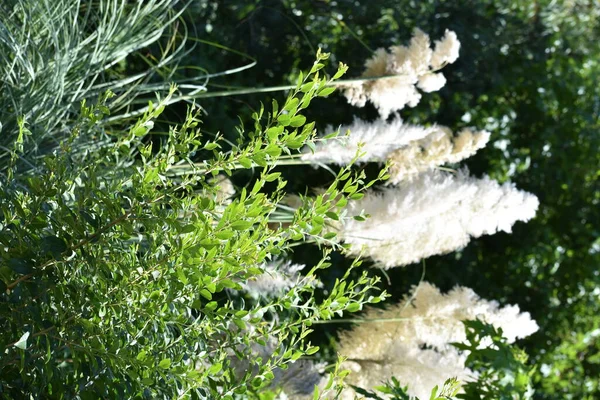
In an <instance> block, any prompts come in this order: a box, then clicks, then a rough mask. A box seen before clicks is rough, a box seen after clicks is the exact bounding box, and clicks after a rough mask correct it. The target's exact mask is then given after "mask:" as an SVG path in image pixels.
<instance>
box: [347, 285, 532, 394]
mask: <svg viewBox="0 0 600 400" xmlns="http://www.w3.org/2000/svg"><path fill="white" fill-rule="evenodd" d="M364 318H365V319H366V320H370V319H371V320H372V319H376V320H377V321H373V322H368V323H364V324H360V325H358V326H356V327H355V328H354V329H352V330H351V331H347V332H345V333H343V334H342V336H341V338H340V347H339V353H340V354H342V355H343V356H346V357H348V361H346V365H344V367H346V368H348V369H350V370H351V371H352V372H351V374H350V375H349V376H348V378H347V379H346V380H347V382H348V383H350V384H352V385H355V386H359V387H362V388H364V389H372V388H373V386H377V385H380V384H381V382H382V381H384V380H387V379H389V377H390V376H395V377H396V378H397V379H398V380H399V381H400V382H402V383H403V384H404V385H408V390H409V394H410V395H412V396H418V397H419V398H421V399H426V398H428V396H429V392H430V391H431V388H433V387H434V386H436V385H440V386H441V385H442V384H443V382H444V381H445V380H446V379H448V378H451V377H458V379H459V380H460V381H463V382H464V381H467V380H470V379H474V378H476V376H475V374H474V373H473V372H471V371H470V370H469V369H467V368H466V367H465V359H466V357H467V354H464V353H460V352H459V351H458V350H457V349H456V348H455V347H453V346H451V345H450V343H452V342H464V341H465V340H466V334H465V330H464V326H463V324H462V323H461V321H464V320H472V319H476V318H479V319H481V320H483V321H485V322H487V323H489V324H492V325H493V326H494V327H496V328H502V330H503V335H504V336H505V337H506V339H507V340H508V341H509V342H510V343H512V342H514V341H515V340H516V339H520V338H524V337H527V336H529V335H531V334H532V333H534V332H536V331H537V330H538V325H537V324H536V322H535V321H533V320H532V319H531V316H530V315H529V313H526V312H525V313H521V312H520V310H519V307H518V306H516V305H509V306H506V307H500V305H499V304H498V302H496V301H488V300H484V299H481V298H480V297H479V296H478V295H477V294H476V293H475V292H473V290H471V289H469V288H465V287H456V288H454V289H452V290H451V291H450V292H449V293H448V294H442V293H441V292H440V291H439V289H438V288H436V287H435V286H433V285H432V284H430V283H427V282H423V283H421V284H420V285H419V286H416V287H415V288H414V289H413V293H412V295H411V296H408V297H407V298H405V300H404V301H403V302H401V303H399V304H397V305H395V306H393V307H390V308H388V309H385V310H381V309H370V310H369V311H368V312H367V313H366V316H365V317H364ZM381 320H389V321H385V322H384V321H381ZM344 395H345V397H344V398H348V399H351V398H354V397H353V395H354V392H353V391H352V390H347V391H346V392H345V393H344Z"/></svg>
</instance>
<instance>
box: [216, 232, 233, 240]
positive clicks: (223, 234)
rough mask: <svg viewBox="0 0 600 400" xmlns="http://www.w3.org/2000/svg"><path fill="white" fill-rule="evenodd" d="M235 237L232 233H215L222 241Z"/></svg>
mask: <svg viewBox="0 0 600 400" xmlns="http://www.w3.org/2000/svg"><path fill="white" fill-rule="evenodd" d="M233 235H234V233H233V232H232V231H221V232H217V233H215V236H216V237H218V238H219V239H222V240H227V239H231V237H232V236H233Z"/></svg>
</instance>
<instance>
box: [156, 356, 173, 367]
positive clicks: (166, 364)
mask: <svg viewBox="0 0 600 400" xmlns="http://www.w3.org/2000/svg"><path fill="white" fill-rule="evenodd" d="M158 367H159V368H162V369H169V368H171V359H170V358H165V359H163V360H162V361H161V362H159V363H158Z"/></svg>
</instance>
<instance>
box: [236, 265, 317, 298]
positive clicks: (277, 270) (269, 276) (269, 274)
mask: <svg viewBox="0 0 600 400" xmlns="http://www.w3.org/2000/svg"><path fill="white" fill-rule="evenodd" d="M305 267H306V266H305V265H303V264H293V263H291V262H289V261H286V262H277V261H275V262H270V263H267V264H265V265H264V266H263V268H264V272H263V273H262V274H260V275H257V276H255V277H253V278H251V279H249V280H247V281H243V282H240V284H241V286H242V288H243V289H244V290H245V291H246V292H248V294H250V295H251V296H252V297H254V298H258V297H277V296H281V295H283V294H284V293H285V292H287V291H288V290H289V289H291V288H292V287H295V286H299V285H310V286H313V287H315V286H317V287H319V286H320V285H321V282H319V281H318V280H317V279H316V278H311V277H308V276H302V275H301V274H300V271H302V270H303V269H304V268H305Z"/></svg>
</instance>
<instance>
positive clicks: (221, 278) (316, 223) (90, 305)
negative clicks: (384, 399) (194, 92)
mask: <svg viewBox="0 0 600 400" xmlns="http://www.w3.org/2000/svg"><path fill="white" fill-rule="evenodd" d="M326 58H327V56H326V55H325V54H320V53H319V54H318V60H317V62H316V63H315V64H314V66H313V68H312V69H311V71H310V72H309V73H307V74H305V75H303V76H301V77H300V78H299V79H298V86H297V88H295V89H294V90H292V91H291V92H290V94H289V96H288V98H287V100H286V101H285V103H283V104H282V105H281V106H279V105H278V104H277V103H276V102H274V103H273V108H272V109H271V110H270V111H263V110H261V111H260V112H259V113H257V114H256V115H255V124H254V129H253V130H251V131H245V132H242V133H243V135H244V137H246V138H250V139H249V141H248V142H247V143H245V144H240V145H236V146H234V147H232V148H231V149H230V150H228V151H221V150H220V149H221V147H222V146H224V141H223V140H222V139H220V138H217V139H214V138H206V137H204V136H203V134H202V131H201V130H200V128H199V121H198V118H197V111H198V110H197V109H194V108H191V109H190V111H189V113H188V116H187V118H186V119H185V121H184V122H183V123H182V124H180V125H178V126H172V127H171V130H170V132H169V136H168V140H167V141H165V143H164V145H163V146H162V147H161V148H160V149H154V150H153V149H151V147H150V146H149V145H147V144H146V143H145V141H144V140H143V139H144V137H145V136H146V135H147V134H148V133H149V132H150V131H151V129H152V126H153V124H152V122H153V121H155V120H156V119H157V118H158V117H159V116H160V114H161V112H162V111H163V109H164V107H165V105H166V104H168V103H169V101H170V98H169V97H167V98H164V99H161V100H160V101H159V102H158V103H156V104H153V103H150V104H149V105H148V108H147V111H146V112H145V114H144V115H143V116H142V117H141V118H139V119H138V120H137V121H136V122H135V123H133V124H132V125H131V126H129V127H128V128H127V129H125V130H123V131H118V132H114V135H113V136H112V137H111V139H112V141H111V142H110V144H109V145H107V146H104V147H102V148H97V149H94V150H90V151H88V152H85V153H77V154H74V149H75V148H76V147H77V145H78V142H79V141H80V140H82V138H83V137H85V135H86V132H89V131H90V130H94V129H95V127H96V126H97V124H99V123H100V122H101V119H102V118H106V117H107V115H106V113H107V112H108V111H109V109H110V100H111V98H113V97H111V96H110V94H109V95H107V96H104V98H103V100H104V101H106V102H107V103H105V104H100V105H98V106H87V105H86V104H83V105H82V106H81V109H80V114H79V118H78V120H77V121H76V122H75V125H74V128H73V130H72V131H71V134H70V136H69V137H67V138H66V139H65V140H63V141H62V142H61V143H60V145H59V146H58V147H57V148H56V150H55V151H54V152H53V153H52V154H49V155H46V156H45V157H44V158H43V159H42V160H41V165H42V167H40V168H38V170H37V171H35V172H34V171H32V170H31V169H28V168H26V167H25V168H21V167H20V166H21V165H22V164H20V163H19V162H18V157H19V156H20V155H21V154H22V149H23V148H26V147H27V145H28V141H29V140H31V137H30V136H28V135H27V123H26V122H25V123H21V124H20V132H19V135H18V140H17V141H16V143H15V144H14V146H13V150H12V151H11V156H10V158H9V163H8V166H7V171H8V172H9V173H8V174H2V175H0V193H1V194H2V201H1V202H0V211H1V214H0V215H1V216H2V218H1V220H0V242H1V243H2V246H0V260H1V267H0V302H2V307H0V326H1V328H2V329H0V347H1V348H2V356H1V357H0V391H1V393H2V395H3V396H7V397H8V398H25V397H52V398H98V397H102V398H164V399H167V398H168V399H172V398H188V397H190V396H193V398H201V399H215V398H219V399H233V398H234V397H235V398H238V397H255V396H258V394H257V393H259V392H262V391H265V390H268V389H269V388H273V390H279V389H277V387H278V386H281V384H283V383H284V382H289V381H292V382H298V379H300V377H299V376H289V374H288V375H286V371H287V370H288V369H290V368H291V371H294V370H302V369H301V368H300V369H298V367H299V366H300V364H298V365H296V366H292V364H293V363H294V362H295V361H297V360H299V359H300V358H301V357H305V356H307V355H312V354H315V353H316V352H317V350H318V348H317V347H315V346H313V345H311V343H310V341H309V340H308V338H307V335H308V334H309V333H310V332H311V328H310V326H311V325H312V324H313V323H316V322H318V321H323V320H329V319H331V318H332V317H333V316H335V315H345V314H347V313H348V312H351V311H356V310H358V309H360V308H362V307H363V305H365V304H369V303H375V302H379V301H381V300H383V299H384V298H385V297H386V295H385V293H382V292H380V291H378V290H377V289H376V288H375V285H376V283H377V281H378V279H377V278H372V277H369V276H368V274H367V272H363V273H362V274H359V277H358V278H357V279H350V278H349V274H350V271H348V272H347V273H346V275H345V276H344V277H343V279H340V280H339V281H337V282H336V283H335V284H334V285H333V286H332V287H330V288H329V291H328V292H326V293H323V295H322V296H318V297H317V296H315V291H316V290H318V288H317V287H316V286H317V285H315V282H316V280H317V278H316V273H317V271H318V270H320V269H324V268H328V267H329V266H330V264H329V263H328V257H327V252H328V251H329V250H327V251H324V252H323V256H322V259H321V261H320V262H318V263H317V264H316V265H311V266H309V267H306V269H305V270H304V271H303V274H304V276H305V277H306V278H305V279H299V280H296V281H294V284H293V285H289V286H288V287H287V290H284V291H281V292H280V293H279V294H278V296H276V297H271V298H268V299H267V298H263V299H262V300H261V301H253V299H252V297H250V296H246V295H245V294H244V293H245V292H244V289H245V288H247V286H245V285H247V283H248V282H254V281H256V279H257V278H258V277H260V276H262V275H263V274H268V273H271V272H272V271H269V268H268V267H266V266H267V265H269V262H270V261H272V260H274V259H275V257H280V256H284V255H285V253H286V252H287V251H288V250H289V249H290V247H291V246H292V245H293V244H294V243H295V242H297V241H302V240H304V241H314V242H316V243H320V244H323V243H325V242H326V241H328V239H326V238H325V237H324V235H323V225H325V224H326V223H327V221H328V220H329V219H330V215H332V213H335V212H338V211H339V210H340V208H341V207H342V201H347V200H346V199H347V198H348V196H354V195H356V194H359V193H360V192H361V191H362V190H364V186H365V185H364V184H363V183H362V178H361V177H360V175H359V174H355V173H352V172H351V171H350V170H349V168H344V169H342V170H341V171H340V173H339V174H338V175H337V177H336V178H335V179H334V181H333V182H332V184H331V186H330V187H329V188H328V189H327V191H326V193H324V194H323V195H321V196H317V197H316V198H314V199H311V200H310V201H307V202H306V203H305V204H304V205H303V206H302V207H300V208H299V209H298V210H297V211H295V212H293V213H290V214H289V215H288V219H287V221H286V223H285V224H284V223H282V222H276V223H273V221H272V218H271V215H272V214H273V213H274V212H275V211H276V210H277V207H278V204H279V203H280V201H281V199H282V198H283V196H284V194H285V187H286V181H285V180H283V179H282V177H281V176H280V173H279V172H276V171H275V168H276V167H277V165H278V160H279V157H281V156H282V154H286V153H287V154H293V153H295V152H297V150H298V149H300V148H302V147H303V146H304V145H307V144H310V143H312V142H313V141H314V140H315V132H314V128H313V127H314V123H312V122H310V123H307V121H306V118H305V117H304V116H303V112H304V110H305V109H306V108H307V107H308V106H309V104H310V102H311V100H312V99H313V98H315V97H317V96H326V95H327V94H328V93H329V91H328V90H325V91H324V89H327V88H326V87H325V85H326V84H328V82H331V80H329V81H328V80H325V79H322V78H320V77H319V76H318V74H319V72H318V71H319V70H320V69H321V68H322V67H323V63H322V62H323V61H324V60H325V59H326ZM344 71H345V67H343V66H342V67H341V68H340V70H339V71H338V73H336V74H335V76H334V78H335V79H337V78H339V77H340V76H341V75H342V74H343V73H344ZM173 92H174V90H171V92H170V93H171V94H172V93H173ZM83 140H85V139H83ZM240 143H242V142H240ZM199 151H203V152H204V154H206V157H205V159H204V162H203V163H202V164H201V165H194V164H193V163H192V162H191V160H190V155H191V154H193V153H194V152H199ZM116 165H119V167H118V168H115V166H116ZM248 168H254V169H255V170H256V171H257V172H258V177H257V179H256V180H255V181H254V182H253V183H252V184H251V185H250V186H249V187H248V188H242V189H241V190H239V192H238V193H237V194H236V195H234V196H233V197H232V196H231V191H230V190H227V189H226V190H225V191H226V192H228V193H229V195H228V196H227V198H225V199H224V198H223V195H222V193H220V191H222V188H223V183H222V180H219V179H213V178H214V177H218V176H219V174H221V173H225V174H227V175H229V174H231V173H232V172H233V171H235V170H237V169H248ZM219 182H221V183H219ZM267 183H271V184H274V185H275V187H274V188H272V189H271V190H269V191H266V190H265V185H267ZM345 185H351V186H352V187H353V189H352V190H346V191H345V192H341V191H340V190H338V187H343V186H345ZM351 269H352V268H351ZM226 289H227V290H226ZM230 291H234V292H239V293H240V295H239V297H237V298H235V297H232V298H231V299H228V297H230V296H228V295H227V294H228V293H229V292H230ZM317 298H321V300H317ZM261 349H263V350H262V351H261ZM242 361H243V363H245V364H243V365H244V368H242V369H240V368H239V365H240V362H242ZM290 366H292V367H290ZM334 375H335V376H336V377H335V378H332V379H331V380H330V381H329V382H328V384H327V385H325V386H324V387H323V388H322V389H320V390H318V391H317V397H321V398H328V397H333V396H334V395H335V392H339V391H340V390H341V387H340V386H339V385H338V383H337V382H338V378H340V371H338V372H336V373H334ZM284 378H285V379H284ZM278 380H280V381H278ZM274 381H275V382H274ZM308 386H309V387H304V388H303V387H298V385H295V386H294V387H295V389H294V390H301V391H302V390H303V391H308V392H309V393H313V391H314V388H313V387H312V386H311V385H308Z"/></svg>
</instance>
